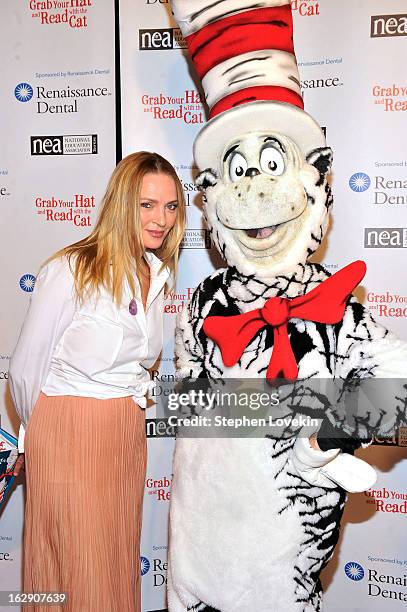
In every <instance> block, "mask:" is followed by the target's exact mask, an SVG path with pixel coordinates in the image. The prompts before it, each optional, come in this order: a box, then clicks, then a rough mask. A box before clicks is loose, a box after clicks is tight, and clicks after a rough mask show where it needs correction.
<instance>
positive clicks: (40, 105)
mask: <svg viewBox="0 0 407 612" xmlns="http://www.w3.org/2000/svg"><path fill="white" fill-rule="evenodd" d="M111 95H112V93H111V91H110V90H109V89H108V88H107V87H71V86H70V85H67V86H66V87H63V88H61V89H49V88H47V87H45V86H43V85H36V86H35V88H34V87H32V86H31V85H29V84H28V83H19V84H18V85H16V87H15V88H14V96H15V98H16V99H17V100H18V101H19V102H29V101H30V100H32V99H33V98H34V100H33V101H34V103H35V110H36V113H37V114H38V115H45V114H52V115H54V114H70V113H78V112H79V109H80V105H81V104H82V101H83V100H87V99H90V98H92V99H98V98H105V97H107V96H111ZM54 100H56V101H57V102H58V103H53V102H51V101H54Z"/></svg>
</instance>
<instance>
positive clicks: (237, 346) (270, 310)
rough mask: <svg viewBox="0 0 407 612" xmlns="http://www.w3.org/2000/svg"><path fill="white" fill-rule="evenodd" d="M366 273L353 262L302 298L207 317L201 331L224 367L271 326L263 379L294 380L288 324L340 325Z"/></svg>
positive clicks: (270, 301) (276, 300)
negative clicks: (269, 351)
mask: <svg viewBox="0 0 407 612" xmlns="http://www.w3.org/2000/svg"><path fill="white" fill-rule="evenodd" d="M365 274H366V264H365V263H364V262H363V261H354V262H353V263H351V264H349V265H348V266H346V267H345V268H343V269H342V270H339V272H336V273H335V274H333V275H332V276H330V277H329V278H327V279H326V280H324V281H323V282H322V283H320V284H319V285H318V286H317V287H315V289H312V291H310V292H309V293H306V294H305V295H301V296H299V297H296V298H294V299H289V298H280V297H272V298H270V299H268V300H267V301H266V303H265V304H264V306H263V308H257V309H256V310H251V311H250V312H246V313H244V314H240V315H234V316H232V317H207V318H206V319H205V321H204V324H203V330H204V332H205V334H206V335H207V336H208V337H209V338H211V339H212V340H213V341H214V342H215V343H216V344H217V345H218V346H219V348H220V351H221V354H222V360H223V363H224V365H225V366H226V367H231V366H233V365H235V363H237V362H238V360H239V359H240V357H241V356H242V354H243V352H244V350H245V348H246V347H247V346H248V345H249V344H250V342H251V340H252V339H253V338H254V336H255V335H256V333H257V332H258V331H259V329H262V328H263V327H266V326H267V325H271V326H272V327H273V330H274V347H273V352H272V355H271V359H270V363H269V366H268V368H267V374H266V378H267V379H270V378H277V377H278V376H279V375H281V376H282V377H283V378H286V379H289V380H295V379H296V378H297V376H298V365H297V362H296V360H295V356H294V353H293V350H292V348H291V344H290V338H289V336H288V331H287V323H288V321H289V320H290V319H294V318H295V319H304V320H306V321H313V322H314V323H325V324H328V325H332V324H334V323H339V321H341V320H342V318H343V315H344V312H345V307H346V300H347V298H348V296H349V295H350V294H351V293H352V291H353V290H354V289H355V287H357V285H358V284H359V283H360V281H361V280H362V278H363V277H364V275H365Z"/></svg>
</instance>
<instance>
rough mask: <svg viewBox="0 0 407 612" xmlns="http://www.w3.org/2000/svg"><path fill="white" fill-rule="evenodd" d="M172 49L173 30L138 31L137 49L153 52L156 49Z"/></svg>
mask: <svg viewBox="0 0 407 612" xmlns="http://www.w3.org/2000/svg"><path fill="white" fill-rule="evenodd" d="M173 48H174V29H173V28H167V29H161V30H139V49H141V50H142V51H155V50H156V49H173Z"/></svg>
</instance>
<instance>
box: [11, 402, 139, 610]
mask: <svg viewBox="0 0 407 612" xmlns="http://www.w3.org/2000/svg"><path fill="white" fill-rule="evenodd" d="M24 447H25V466H26V467H25V469H26V483H27V498H26V506H25V522H24V551H23V555H24V561H23V590H24V592H42V593H43V592H44V591H53V592H67V594H68V602H67V604H66V605H52V606H51V607H49V606H46V605H35V606H33V605H24V606H23V609H24V610H28V611H32V612H50V610H53V611H56V610H58V611H61V612H62V611H63V612H141V603H140V599H141V594H140V588H141V587H140V553H139V548H140V531H141V515H142V503H143V492H144V482H145V472H146V455H147V452H146V437H145V414H144V411H143V410H141V409H140V407H139V406H138V405H137V404H135V403H134V401H133V400H132V398H131V397H126V398H120V399H109V400H100V399H94V398H88V397H86V398H85V397H75V396H59V397H48V396H46V395H44V394H43V393H41V395H40V397H39V399H38V401H37V403H36V405H35V408H34V410H33V412H32V414H31V417H30V419H29V421H28V425H27V429H26V434H25V443H24Z"/></svg>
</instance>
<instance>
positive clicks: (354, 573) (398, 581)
mask: <svg viewBox="0 0 407 612" xmlns="http://www.w3.org/2000/svg"><path fill="white" fill-rule="evenodd" d="M368 559H369V561H370V562H375V563H376V562H380V563H392V564H393V565H394V566H395V569H396V567H399V568H400V570H401V567H400V566H402V567H403V566H405V565H407V561H406V560H400V559H395V558H394V559H382V558H378V557H372V556H370V555H369V557H368ZM344 572H345V574H346V576H347V577H348V578H349V580H351V581H352V582H353V583H354V584H355V588H361V589H362V590H366V591H367V595H368V596H369V597H375V598H376V597H379V598H382V599H392V600H395V601H403V602H406V601H407V575H406V574H405V573H404V572H403V573H400V574H398V575H397V573H396V572H394V573H390V572H386V573H380V571H379V570H378V569H375V568H371V567H368V568H366V567H363V566H362V565H361V564H360V563H358V562H357V561H349V562H348V563H346V564H345V566H344ZM356 583H360V586H358V587H356ZM386 603H387V602H386ZM383 605H386V604H385V602H383Z"/></svg>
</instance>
